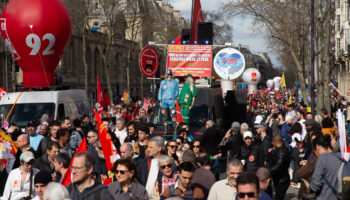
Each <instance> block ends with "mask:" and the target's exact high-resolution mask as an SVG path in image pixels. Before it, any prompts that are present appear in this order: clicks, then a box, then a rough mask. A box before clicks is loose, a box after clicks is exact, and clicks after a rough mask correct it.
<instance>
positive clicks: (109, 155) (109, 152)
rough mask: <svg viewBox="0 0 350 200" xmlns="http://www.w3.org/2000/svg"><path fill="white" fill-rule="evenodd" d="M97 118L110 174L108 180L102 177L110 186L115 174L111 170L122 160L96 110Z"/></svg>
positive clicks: (99, 135)
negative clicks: (116, 162) (115, 163)
mask: <svg viewBox="0 0 350 200" xmlns="http://www.w3.org/2000/svg"><path fill="white" fill-rule="evenodd" d="M94 114H95V118H96V121H97V127H98V138H99V140H100V143H101V147H102V151H103V155H104V156H105V162H106V168H107V172H108V178H104V177H102V183H103V184H105V185H108V184H109V183H111V182H112V179H113V174H112V173H111V169H112V167H113V165H114V162H115V161H116V160H118V158H120V156H119V153H118V151H117V149H116V148H115V146H114V145H113V142H112V139H111V136H110V135H109V133H108V132H107V129H106V127H105V126H104V125H103V123H102V120H101V117H100V116H99V115H98V114H97V112H96V110H94Z"/></svg>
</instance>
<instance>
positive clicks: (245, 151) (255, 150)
mask: <svg viewBox="0 0 350 200" xmlns="http://www.w3.org/2000/svg"><path fill="white" fill-rule="evenodd" d="M240 160H245V164H244V168H245V170H247V171H252V172H255V171H256V170H257V169H258V168H259V167H262V166H264V158H263V153H262V151H261V148H260V146H259V145H257V144H252V145H250V147H247V145H246V144H243V145H242V146H241V155H240Z"/></svg>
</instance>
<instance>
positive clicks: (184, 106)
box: [179, 74, 197, 124]
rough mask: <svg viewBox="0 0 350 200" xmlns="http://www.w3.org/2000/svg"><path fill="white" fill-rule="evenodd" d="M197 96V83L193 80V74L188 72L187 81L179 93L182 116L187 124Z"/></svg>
mask: <svg viewBox="0 0 350 200" xmlns="http://www.w3.org/2000/svg"><path fill="white" fill-rule="evenodd" d="M196 96H197V90H196V85H195V83H194V80H193V76H192V75H191V74H188V75H187V77H186V83H185V85H184V86H183V87H182V89H181V92H180V95H179V106H180V110H181V114H182V118H183V119H184V122H185V123H186V124H188V123H189V116H190V110H191V108H192V106H193V105H194V100H195V98H196Z"/></svg>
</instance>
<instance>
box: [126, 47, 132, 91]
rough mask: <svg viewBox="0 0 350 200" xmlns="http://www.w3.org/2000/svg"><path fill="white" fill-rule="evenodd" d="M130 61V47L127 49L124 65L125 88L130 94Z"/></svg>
mask: <svg viewBox="0 0 350 200" xmlns="http://www.w3.org/2000/svg"><path fill="white" fill-rule="evenodd" d="M130 61H131V47H129V49H128V55H127V65H126V88H127V91H128V92H129V94H130V92H131V91H130Z"/></svg>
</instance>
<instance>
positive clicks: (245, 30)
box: [167, 0, 280, 67]
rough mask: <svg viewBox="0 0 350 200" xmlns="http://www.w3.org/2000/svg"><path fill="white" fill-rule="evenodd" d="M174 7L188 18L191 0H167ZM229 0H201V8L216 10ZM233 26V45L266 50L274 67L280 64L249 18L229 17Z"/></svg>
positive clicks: (253, 50) (256, 51)
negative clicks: (253, 27)
mask: <svg viewBox="0 0 350 200" xmlns="http://www.w3.org/2000/svg"><path fill="white" fill-rule="evenodd" d="M167 1H168V2H169V3H170V4H171V5H173V6H174V8H175V9H177V10H180V12H181V15H182V16H183V17H184V18H187V19H190V17H191V9H192V8H191V3H192V1H191V0H167ZM229 1H230V0H201V5H202V9H203V11H204V12H205V11H206V10H209V11H218V10H219V9H220V8H221V6H222V4H223V2H229ZM231 21H232V28H233V44H234V46H238V45H239V44H241V45H248V46H249V49H250V50H251V51H252V52H253V53H254V54H259V53H263V52H268V53H269V56H270V57H271V59H272V62H273V64H274V67H278V66H280V63H279V62H278V60H277V55H276V54H274V53H273V52H271V51H269V49H268V45H267V42H266V40H265V37H264V34H263V33H262V32H257V31H256V30H252V28H251V27H252V25H251V20H250V19H242V18H239V17H237V18H235V19H231Z"/></svg>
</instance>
